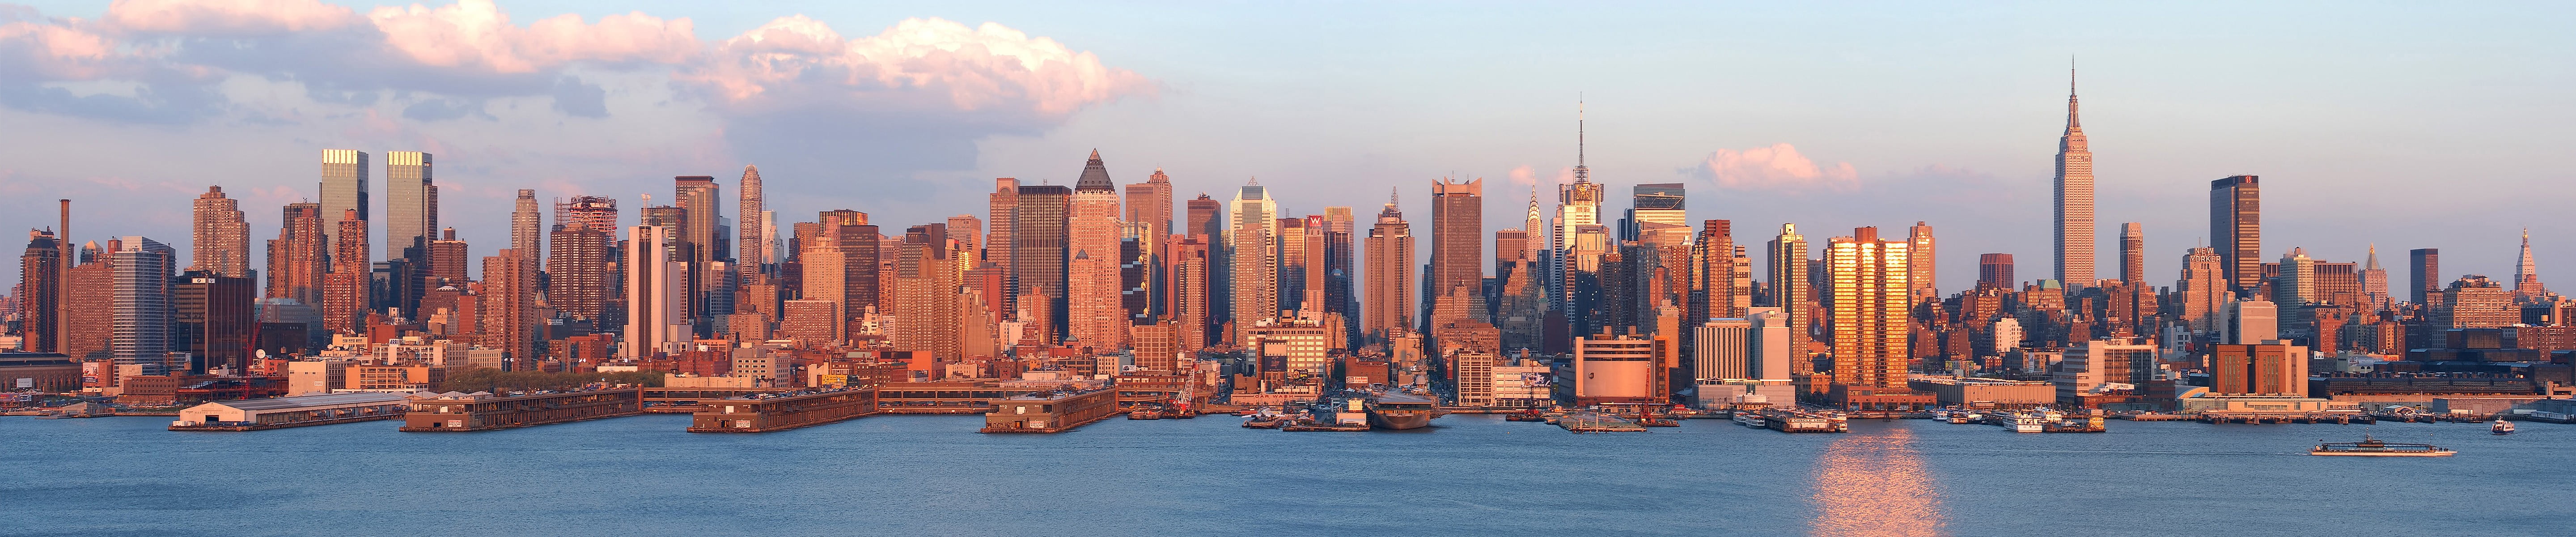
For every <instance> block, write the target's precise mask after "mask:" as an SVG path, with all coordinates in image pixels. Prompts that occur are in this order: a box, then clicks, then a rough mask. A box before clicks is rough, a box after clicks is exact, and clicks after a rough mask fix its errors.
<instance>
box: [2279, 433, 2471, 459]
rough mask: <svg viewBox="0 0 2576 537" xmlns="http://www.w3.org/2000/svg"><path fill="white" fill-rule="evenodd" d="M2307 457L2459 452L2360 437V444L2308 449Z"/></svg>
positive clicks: (2438, 454)
mask: <svg viewBox="0 0 2576 537" xmlns="http://www.w3.org/2000/svg"><path fill="white" fill-rule="evenodd" d="M2308 454H2309V455H2342V456H2355V457H2449V456H2452V455H2458V454H2460V452H2458V451H2452V450H2448V449H2442V448H2440V447H2435V446H2434V445H2432V444H2406V443H2399V442H2389V441H2384V440H2380V439H2377V438H2371V437H2370V435H2367V434H2364V435H2361V441H2360V442H2327V443H2323V444H2317V447H2313V448H2308Z"/></svg>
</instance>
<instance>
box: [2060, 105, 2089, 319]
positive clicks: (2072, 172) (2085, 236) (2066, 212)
mask: <svg viewBox="0 0 2576 537" xmlns="http://www.w3.org/2000/svg"><path fill="white" fill-rule="evenodd" d="M2093 239H2094V233H2093V150H2092V147H2091V145H2090V144H2088V143H2086V142H2085V140H2084V124H2083V122H2081V121H2078V120H2077V119H2076V114H2075V71H2074V70H2072V69H2069V70H2067V73H2066V133H2065V134H2064V135H2061V136H2059V137H2058V138H2057V281H2059V282H2063V283H2064V284H2065V285H2066V286H2068V287H2090V286H2092V285H2093V284H2094V277H2093V262H2094V257H2093Z"/></svg>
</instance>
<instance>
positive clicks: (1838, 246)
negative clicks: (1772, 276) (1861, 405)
mask: <svg viewBox="0 0 2576 537" xmlns="http://www.w3.org/2000/svg"><path fill="white" fill-rule="evenodd" d="M1828 244H1829V245H1828V246H1827V247H1826V248H1827V249H1826V252H1825V262H1826V265H1825V266H1826V267H1827V270H1830V271H1831V274H1830V276H1831V281H1832V282H1833V287H1832V289H1831V290H1830V292H1829V293H1828V294H1827V296H1828V297H1829V300H1831V301H1832V302H1831V304H1830V308H1829V310H1830V311H1831V312H1832V314H1831V316H1830V317H1829V319H1830V322H1829V323H1827V329H1828V330H1829V331H1830V332H1831V333H1832V334H1833V357H1834V383H1836V384H1842V385H1845V386H1853V387H1866V388H1873V389H1889V390H1904V389H1905V366H1906V358H1907V341H1908V339H1907V338H1908V336H1909V331H1908V330H1907V328H1908V326H1907V321H1906V319H1907V313H1909V311H1910V309H1911V308H1910V306H1911V301H1910V300H1909V297H1908V293H1907V292H1906V286H1907V285H1908V281H1909V280H1908V278H1907V275H1908V274H1907V271H1908V267H1910V266H1912V260H1913V258H1912V256H1911V255H1910V252H1909V250H1910V249H1911V248H1910V246H1911V245H1909V244H1907V242H1906V241H1890V240H1880V239H1879V238H1878V228H1874V227H1864V228H1859V229H1854V230H1852V235H1851V236H1849V237H1834V238H1833V239H1832V240H1831V242H1829V243H1828Z"/></svg>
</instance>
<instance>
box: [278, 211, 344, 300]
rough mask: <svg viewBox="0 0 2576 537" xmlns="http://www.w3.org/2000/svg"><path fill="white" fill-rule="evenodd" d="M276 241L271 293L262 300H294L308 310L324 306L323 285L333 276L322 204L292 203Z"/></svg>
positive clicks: (285, 213)
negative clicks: (327, 250)
mask: <svg viewBox="0 0 2576 537" xmlns="http://www.w3.org/2000/svg"><path fill="white" fill-rule="evenodd" d="M280 216H281V221H282V222H283V225H281V226H279V227H278V230H277V238H276V239H271V240H269V241H268V291H267V292H266V293H263V294H262V295H261V296H265V297H268V298H291V299H295V301H296V302H300V303H303V304H304V305H306V306H312V307H319V306H321V305H322V281H323V278H324V275H325V274H329V273H330V266H329V265H328V262H329V261H328V259H329V256H327V255H325V249H324V247H323V241H324V240H325V239H324V237H327V236H329V235H327V234H325V233H323V230H325V229H330V228H331V227H332V226H331V225H329V224H326V223H324V222H323V220H322V204H319V203H310V202H306V203H289V204H286V209H285V211H284V214H282V215H280Z"/></svg>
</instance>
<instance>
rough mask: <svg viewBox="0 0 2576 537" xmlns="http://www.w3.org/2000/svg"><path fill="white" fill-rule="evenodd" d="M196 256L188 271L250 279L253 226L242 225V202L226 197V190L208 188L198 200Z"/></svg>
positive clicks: (190, 261) (194, 249)
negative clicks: (251, 228)
mask: <svg viewBox="0 0 2576 537" xmlns="http://www.w3.org/2000/svg"><path fill="white" fill-rule="evenodd" d="M196 217H197V218H196V220H197V222H196V224H197V228H196V245H195V246H194V247H193V253H194V254H195V255H193V256H191V257H190V258H189V263H188V270H196V271H205V272H211V273H215V274H220V275H224V276H228V277H233V278H249V277H250V224H249V223H246V222H243V221H242V212H241V207H240V205H239V202H237V201H234V200H233V199H232V198H227V197H224V187H220V186H209V187H206V193H205V194H200V195H198V196H197V207H196Z"/></svg>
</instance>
